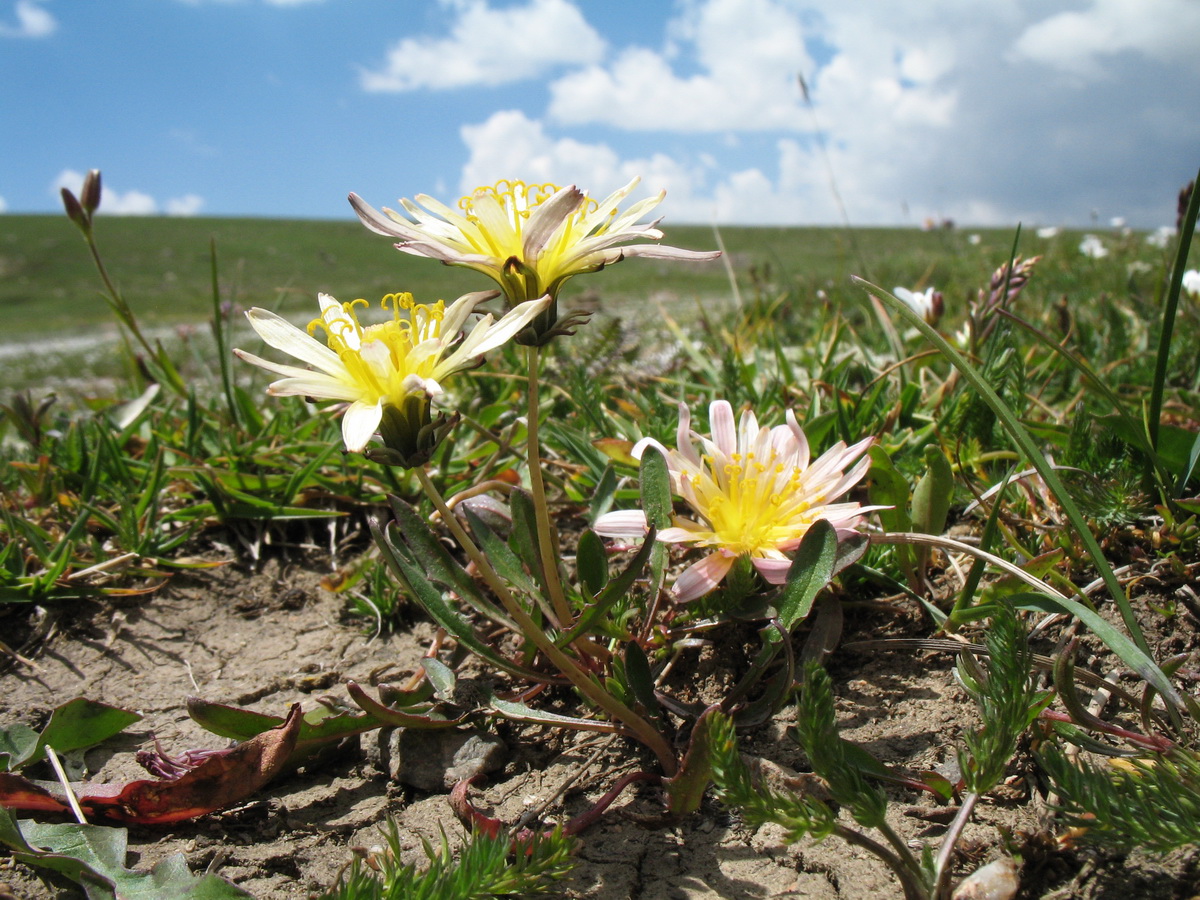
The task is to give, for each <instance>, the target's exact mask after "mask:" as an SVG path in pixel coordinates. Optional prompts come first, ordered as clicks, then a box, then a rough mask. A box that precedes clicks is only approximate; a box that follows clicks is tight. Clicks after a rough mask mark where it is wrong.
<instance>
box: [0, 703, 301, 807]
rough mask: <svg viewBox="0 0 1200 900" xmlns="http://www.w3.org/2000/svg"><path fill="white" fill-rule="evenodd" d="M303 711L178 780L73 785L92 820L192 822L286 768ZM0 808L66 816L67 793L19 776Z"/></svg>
mask: <svg viewBox="0 0 1200 900" xmlns="http://www.w3.org/2000/svg"><path fill="white" fill-rule="evenodd" d="M300 723H301V712H300V706H299V704H297V705H294V706H293V707H292V708H291V710H290V711H289V713H288V716H287V718H286V719H285V720H284V722H283V724H281V725H280V726H278V727H277V728H272V729H270V730H268V731H264V732H262V734H259V735H256V736H255V737H253V738H251V739H250V740H248V741H244V742H243V743H241V744H238V745H236V746H234V747H231V748H230V749H229V750H225V751H217V752H214V753H211V754H210V755H209V756H208V757H207V758H206V759H204V761H203V762H201V763H200V764H199V765H197V766H196V767H195V768H193V769H190V770H189V771H187V772H186V773H184V774H183V775H181V776H179V777H178V778H174V779H170V780H162V781H151V780H144V781H132V782H130V783H129V784H126V785H123V786H122V785H119V784H97V785H88V784H78V785H76V784H73V785H71V788H72V790H73V791H74V792H75V797H76V799H77V800H78V801H79V805H80V806H81V807H82V808H83V811H84V812H85V813H86V814H87V815H88V816H101V817H104V818H107V819H111V820H114V821H117V822H125V823H130V824H139V825H158V824H167V823H170V822H179V821H182V820H184V819H193V818H196V817H197V816H202V815H205V814H206V813H210V812H214V811H216V810H218V809H224V808H225V807H227V806H231V805H233V804H235V803H238V802H240V801H242V800H243V799H245V798H246V797H248V796H250V795H251V794H253V793H254V792H255V791H257V790H259V789H260V788H261V787H263V786H264V785H265V784H267V783H268V782H269V781H271V779H273V778H274V777H275V776H276V775H278V774H279V772H280V771H281V770H282V769H283V768H284V766H285V764H286V763H287V760H288V757H289V756H291V754H292V751H293V750H294V749H295V747H296V739H297V737H298V736H299V733H300ZM0 805H2V806H8V807H12V808H14V809H34V810H45V811H54V812H67V811H68V806H67V804H66V797H65V795H63V793H62V788H61V787H59V786H58V785H54V784H50V783H44V782H42V783H36V782H33V781H30V780H28V779H25V778H22V777H20V776H18V775H0Z"/></svg>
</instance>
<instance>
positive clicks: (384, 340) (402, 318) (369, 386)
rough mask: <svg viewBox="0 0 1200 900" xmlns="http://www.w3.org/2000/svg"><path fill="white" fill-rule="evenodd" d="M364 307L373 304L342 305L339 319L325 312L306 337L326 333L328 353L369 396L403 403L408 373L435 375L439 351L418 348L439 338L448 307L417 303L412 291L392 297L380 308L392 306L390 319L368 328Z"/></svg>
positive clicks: (390, 295)
mask: <svg viewBox="0 0 1200 900" xmlns="http://www.w3.org/2000/svg"><path fill="white" fill-rule="evenodd" d="M360 304H361V305H362V306H363V307H367V306H369V305H370V304H368V303H367V301H366V300H363V299H358V300H354V301H352V302H350V303H342V304H341V314H340V315H339V314H338V313H337V312H327V313H326V314H325V315H324V316H322V317H319V318H316V319H313V320H312V321H311V322H310V323H309V325H308V333H309V334H310V335H311V334H313V333H314V332H315V331H316V329H318V328H320V329H321V330H322V331H324V332H325V340H326V343H327V344H328V346H329V349H330V350H332V351H333V352H334V353H336V354H337V355H338V357H339V358H340V359H341V361H342V364H343V365H345V367H346V370H347V371H348V372H349V374H350V377H351V378H352V379H353V380H354V383H355V384H356V385H357V386H358V387H359V388H360V389H361V390H362V391H363V393H364V395H365V398H369V400H370V401H376V400H379V399H380V398H392V399H393V400H399V399H401V398H402V397H403V396H404V395H405V394H407V393H409V391H406V390H405V389H404V386H403V385H404V381H405V379H406V378H408V377H409V376H410V375H417V376H420V377H421V378H429V377H431V376H432V375H433V373H434V369H435V367H436V366H437V363H438V360H439V359H440V357H441V353H440V350H435V351H433V352H422V353H414V350H415V349H416V348H417V347H418V346H419V345H420V344H421V343H423V342H425V341H429V340H437V339H438V338H440V337H441V334H442V320H443V319H444V318H445V315H446V305H445V304H444V303H443V302H442V301H441V300H439V301H438V302H437V303H435V304H433V305H431V306H428V305H425V304H423V303H414V302H413V297H412V294H409V293H403V294H388V295H386V296H385V297H384V298H383V300H382V302H381V306H382V307H383V308H384V309H387V308H388V307H391V310H392V319H391V321H388V322H380V323H378V324H374V325H368V326H367V327H365V328H364V327H363V326H362V325H361V324H360V323H359V321H358V315H357V314H356V312H355V307H356V306H359V305H360ZM401 310H403V311H404V314H403V315H402V313H401Z"/></svg>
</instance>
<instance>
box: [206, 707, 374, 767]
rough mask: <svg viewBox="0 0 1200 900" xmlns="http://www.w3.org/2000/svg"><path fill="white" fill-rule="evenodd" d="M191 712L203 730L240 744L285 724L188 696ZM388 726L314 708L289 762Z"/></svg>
mask: <svg viewBox="0 0 1200 900" xmlns="http://www.w3.org/2000/svg"><path fill="white" fill-rule="evenodd" d="M187 711H188V715H189V716H191V717H192V719H193V721H195V722H196V723H197V724H198V725H199V726H200V727H201V728H203V729H205V730H206V731H209V732H212V733H213V734H217V735H220V736H221V737H227V738H232V739H233V740H237V741H248V740H250V739H251V738H253V737H254V736H255V735H259V734H262V733H263V732H264V731H269V730H270V729H272V728H278V727H279V726H280V725H282V724H283V723H284V721H285V720H284V719H283V717H282V716H269V715H264V714H263V713H258V712H254V711H253V710H249V709H239V708H238V707H236V706H226V705H224V704H221V703H210V702H209V701H207V700H202V699H200V698H199V697H188V699H187ZM385 724H387V723H386V722H384V721H382V720H380V719H378V718H376V717H375V716H372V715H371V714H370V713H366V712H363V713H351V712H341V713H333V712H331V711H330V710H329V709H327V708H326V707H323V706H321V707H317V708H316V709H311V710H309V711H308V712H307V713H305V714H304V717H303V718H302V719H301V720H300V731H299V734H298V735H297V737H296V748H295V750H293V751H292V755H291V757H290V758H289V759H290V760H300V759H304V758H306V757H308V756H310V755H311V754H313V753H314V752H316V751H317V750H319V749H321V748H322V747H323V746H325V745H327V744H330V743H332V742H334V741H340V740H342V739H343V738H347V737H352V736H353V735H356V734H362V733H363V732H366V731H374V730H375V729H377V728H382V727H383V726H384V725H385Z"/></svg>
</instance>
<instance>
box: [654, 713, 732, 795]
mask: <svg viewBox="0 0 1200 900" xmlns="http://www.w3.org/2000/svg"><path fill="white" fill-rule="evenodd" d="M719 715H720V713H719V711H718V710H717V708H716V707H715V706H712V707H709V708H708V709H706V710H705V711H704V712H703V713H702V714H701V715H700V718H698V719H697V720H696V724H695V725H694V726H692V737H691V740H690V741H689V743H688V750H687V754H686V755H685V756H684V758H683V765H682V766H681V767H680V769H679V772H678V774H676V775H675V776H674V777H673V778H670V779H668V780H667V782H666V789H667V808H668V809H669V810H670V811H671V814H672V815H687V814H688V813H693V812H695V811H696V810H697V809H699V808H700V801H701V800H702V799H703V798H704V792H705V791H706V790H707V789H708V785H709V783H710V782H711V781H712V759H713V740H714V737H716V736H717V735H718V734H719V732H720V729H717V728H713V727H712V726H713V724H714V723H713V717H714V716H719Z"/></svg>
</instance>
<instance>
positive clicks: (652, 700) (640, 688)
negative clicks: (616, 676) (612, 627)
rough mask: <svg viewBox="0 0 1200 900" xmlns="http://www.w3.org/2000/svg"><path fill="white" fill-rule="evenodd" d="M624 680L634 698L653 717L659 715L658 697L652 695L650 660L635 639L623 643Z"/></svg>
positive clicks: (652, 682)
mask: <svg viewBox="0 0 1200 900" xmlns="http://www.w3.org/2000/svg"><path fill="white" fill-rule="evenodd" d="M625 680H626V683H627V684H628V685H629V689H630V691H631V692H632V693H633V696H634V699H636V700H637V701H638V703H640V704H642V706H643V707H645V708H646V711H647V712H649V713H650V715H651V716H652V717H654V718H657V717H658V716H659V712H660V711H659V708H658V699H657V698H656V697H655V696H654V675H653V673H652V672H651V671H650V661H649V660H648V659H646V652H645V651H644V650H643V649H642V648H641V646H640V645H639V644H638V643H637V641H630V642H629V643H627V644H626V645H625Z"/></svg>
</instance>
